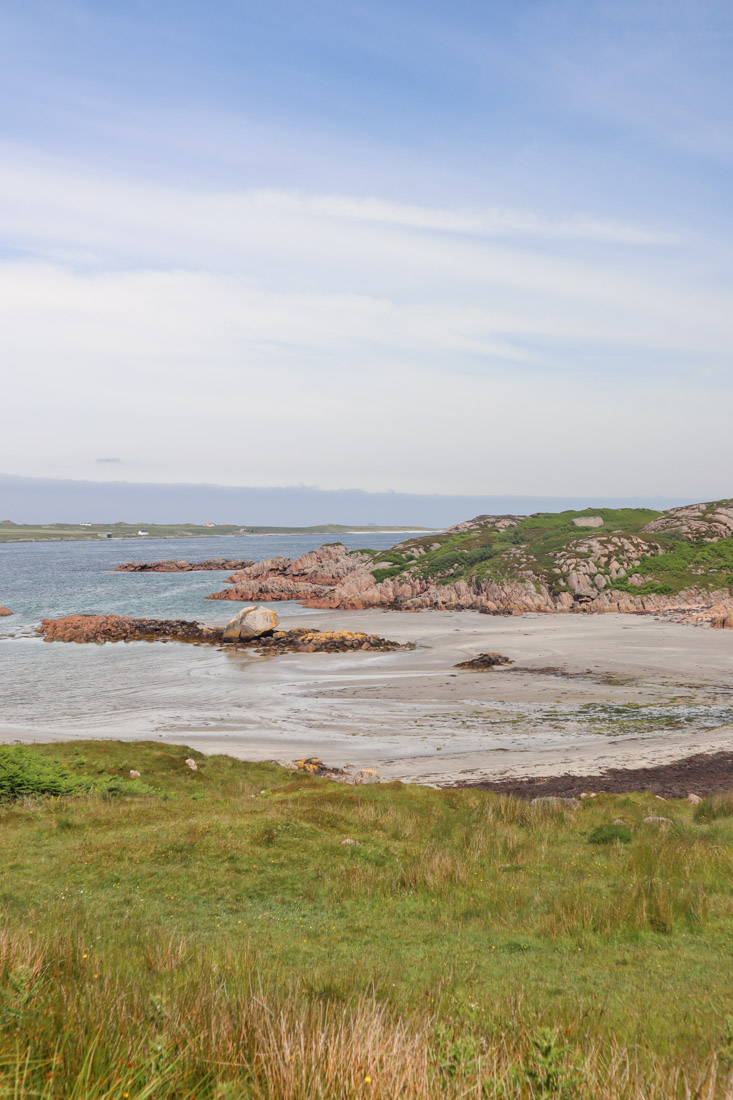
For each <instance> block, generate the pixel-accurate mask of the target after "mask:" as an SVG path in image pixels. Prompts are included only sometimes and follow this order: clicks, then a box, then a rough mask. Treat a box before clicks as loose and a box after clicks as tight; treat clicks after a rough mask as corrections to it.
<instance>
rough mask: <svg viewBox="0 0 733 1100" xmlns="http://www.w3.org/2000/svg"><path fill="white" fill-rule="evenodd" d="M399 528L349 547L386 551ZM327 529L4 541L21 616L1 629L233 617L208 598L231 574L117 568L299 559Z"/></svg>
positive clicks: (3, 563) (7, 586) (7, 588)
mask: <svg viewBox="0 0 733 1100" xmlns="http://www.w3.org/2000/svg"><path fill="white" fill-rule="evenodd" d="M402 537H404V536H401V535H399V534H395V533H391V534H378V533H374V534H357V535H344V536H343V537H342V539H341V540H340V541H341V542H343V543H344V545H345V546H347V547H348V548H349V549H350V550H354V549H358V548H359V547H367V548H370V549H375V550H377V549H386V548H387V547H389V546H394V545H395V543H396V542H398V541H399V540H400V538H402ZM323 541H324V536H323V535H248V536H242V537H232V538H190V539H144V540H143V539H139V540H138V539H134V540H122V539H120V540H109V541H107V540H105V541H100V542H35V543H16V544H8V543H0V604H4V605H5V606H6V607H9V608H10V609H11V610H12V611H13V612H14V615H13V617H12V618H10V619H0V633H10V634H18V633H27V632H28V631H29V630H31V629H33V628H34V627H35V626H37V624H38V623H39V622H40V620H41V619H44V618H51V619H55V618H58V617H59V616H60V615H71V614H73V613H74V612H82V613H88V614H100V615H102V614H105V615H109V614H115V615H136V616H142V617H145V616H149V617H151V618H158V619H173V618H175V619H197V620H198V621H199V622H205V623H221V622H226V621H227V620H228V619H229V618H231V616H232V615H233V614H234V612H235V610H236V609H237V605H236V604H231V603H221V602H219V601H215V600H206V599H205V597H206V596H207V595H208V594H209V593H211V592H218V591H220V590H221V589H222V588H224V587H225V585H224V578H225V577H226V576H228V571H227V572H200V573H113V572H112V570H113V569H114V567H115V566H116V565H121V564H122V563H123V562H126V561H160V560H162V559H164V558H174V559H182V560H185V561H203V560H204V559H206V558H223V557H226V558H246V559H251V560H253V561H263V560H264V559H265V558H271V557H290V558H296V557H298V556H299V555H300V554H305V553H306V552H307V551H308V550H314V549H316V548H317V547H318V546H321V545H322V544H323ZM271 606H273V607H275V608H276V609H277V611H278V614H280V615H288V614H291V615H292V614H294V613H295V612H297V611H299V610H301V609H300V608H299V606H298V605H297V604H293V603H278V604H272V605H271Z"/></svg>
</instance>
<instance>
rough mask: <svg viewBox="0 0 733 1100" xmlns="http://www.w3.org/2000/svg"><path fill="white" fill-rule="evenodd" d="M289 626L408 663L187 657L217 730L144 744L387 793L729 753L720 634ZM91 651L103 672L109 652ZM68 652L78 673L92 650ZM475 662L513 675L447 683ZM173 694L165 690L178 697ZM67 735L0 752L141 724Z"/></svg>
mask: <svg viewBox="0 0 733 1100" xmlns="http://www.w3.org/2000/svg"><path fill="white" fill-rule="evenodd" d="M291 622H292V623H293V625H295V624H302V625H313V626H317V627H318V628H319V629H350V630H363V631H367V632H369V633H378V634H381V635H383V636H385V637H388V638H392V639H395V640H397V641H404V642H408V641H409V642H413V643H415V644H416V646H417V648H416V649H414V650H411V651H400V652H396V653H385V654H369V653H345V654H318V653H310V654H297V655H286V656H281V657H276V658H270V659H268V658H257V657H254V658H253V657H252V656H251V655H249V654H245V653H237V652H233V651H229V652H227V651H225V650H224V651H222V650H215V651H210V652H206V651H205V650H204V649H198V648H197V649H196V650H195V654H191V657H190V658H189V662H193V669H194V671H193V673H192V674H191V675H193V676H195V677H196V676H197V677H198V678H199V680H200V678H201V677H205V678H206V680H207V682H208V684H209V687H211V683H212V678H214V679H215V680H216V681H217V682H218V684H219V685H220V691H221V696H220V703H221V706H220V708H219V711H218V715H217V716H216V717H207V718H206V720H205V721H200V722H197V721H196V720H195V715H194V716H192V715H186V716H180V715H179V716H178V717H177V716H176V715H175V714H173V713H171V715H170V716H169V717H168V718H167V719H164V720H163V721H160V722H158V724H157V725H156V726H155V732H154V733H153V734H152V736H154V737H156V738H159V739H162V740H165V741H169V742H179V743H185V744H187V745H190V746H191V747H193V748H196V749H200V750H201V751H204V752H208V753H216V752H225V753H229V754H231V755H233V756H236V757H239V758H241V759H250V760H257V759H259V760H262V759H276V760H283V761H284V760H292V759H294V758H298V757H302V756H311V755H315V756H319V757H321V758H322V759H323V760H325V761H326V762H327V763H328V764H329V765H332V766H338V767H345V768H354V769H358V768H361V767H372V768H375V769H377V770H378V771H379V774H380V776H381V777H382V778H384V779H393V778H394V779H397V778H399V779H402V780H406V781H412V782H420V783H434V784H445V783H452V782H456V781H466V780H468V781H472V780H478V779H482V778H483V779H502V778H508V777H518V776H552V775H560V774H565V773H568V772H572V773H575V774H581V775H582V774H588V775H590V774H597V773H598V772H600V771H602V770H603V769H605V768H609V767H613V768H619V767H646V766H653V765H659V764H663V763H668V762H670V761H673V760H678V759H680V758H682V757H685V756H691V755H693V754H696V753H700V752H715V751H721V750H729V749H731V748H733V633H731V632H728V631H720V630H710V629H706V628H701V627H696V626H688V625H681V624H678V623H672V622H669V621H666V620H662V619H657V618H652V617H645V616H629V615H599V616H580V615H525V616H517V617H508V618H501V617H495V616H485V615H479V614H476V613H474V612H423V613H419V614H405V613H400V612H391V611H353V612H343V611H338V612H328V613H323V612H316V613H313V612H310V613H309V612H307V611H303V613H302V615H299V616H297V618H296V619H294V620H289V624H290V623H291ZM44 644H45V643H44ZM59 644H61V643H54V648H55V646H56V645H59ZM131 644H132V645H136V644H137V645H145V643H131ZM94 648H95V649H97V647H94ZM102 648H103V651H106V652H105V653H104V656H105V660H109V659H111V657H112V652H113V651H115V650H116V651H117V652H119V646H109V645H108V646H105V647H102ZM151 648H153V647H149V648H148V649H147V651H146V652H148V653H149V652H150V649H151ZM155 648H156V649H157V647H155ZM163 648H164V649H166V650H168V651H169V652H170V650H171V646H166V647H163ZM176 648H177V649H180V647H176ZM188 648H189V649H190V648H191V647H188ZM74 649H75V650H80V651H81V652H78V653H77V652H75V653H74V659H75V663H77V664H78V665H79V666H80V667H81V666H82V665H83V662H84V654H85V653H87V654H89V655H90V656H91V653H90V650H91V649H92V647H86V646H84V647H74ZM487 650H494V651H498V652H499V653H501V654H503V655H505V656H506V657H508V658H510V659H511V661H512V662H513V664H512V665H510V666H507V667H505V668H496V669H493V670H490V671H487V672H471V671H463V670H459V669H456V668H455V667H454V666H455V665H456V664H457V663H458V662H460V661H464V660H466V659H469V658H471V657H473V656H475V655H476V654H478V653H480V652H483V651H487ZM153 672H154V670H153V671H152V672H151V675H152V674H153ZM186 684H187V681H184V680H182V681H181V684H180V686H178V687H177V686H176V685H175V684H171V690H172V691H174V690H177V691H178V692H179V694H181V696H183V694H184V693H185V692H186V690H187V687H186ZM139 690H140V691H144V684H142V683H141V684H140V689H139ZM64 727H65V728H62V727H61V726H59V727H58V728H55V729H54V730H53V731H52V732H49V731H48V730H45V729H44V730H43V731H41V730H39V729H38V728H27V729H22V730H20V729H18V728H15V729H13V730H12V731H10V730H7V729H6V730H5V731H4V732H2V733H0V737H2V739H3V740H6V741H9V740H39V741H41V740H44V741H47V740H53V739H67V738H70V737H93V736H114V737H123V738H125V739H131V740H134V739H140V738H147V739H150V738H151V729H150V726H149V725H145V723H141V722H139V721H137V722H135V721H127V722H121V721H120V722H117V723H115V722H114V721H111V722H109V723H106V724H105V725H104V728H102V727H100V728H97V724H95V722H94V721H91V722H90V721H85V722H81V723H80V724H79V725H78V727H77V728H74V729H70V728H69V725H68V722H67V723H65V724H64Z"/></svg>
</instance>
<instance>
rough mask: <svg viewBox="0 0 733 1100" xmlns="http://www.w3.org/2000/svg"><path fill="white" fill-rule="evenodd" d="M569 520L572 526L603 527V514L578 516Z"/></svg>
mask: <svg viewBox="0 0 733 1100" xmlns="http://www.w3.org/2000/svg"><path fill="white" fill-rule="evenodd" d="M570 522H571V523H572V525H573V527H603V516H578V517H577V518H576V519H573V520H571V521H570Z"/></svg>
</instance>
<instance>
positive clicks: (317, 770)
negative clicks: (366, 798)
mask: <svg viewBox="0 0 733 1100" xmlns="http://www.w3.org/2000/svg"><path fill="white" fill-rule="evenodd" d="M286 767H290V768H292V769H293V770H294V771H299V772H306V774H308V775H319V776H322V777H323V778H325V779H335V780H336V781H337V782H338V783H353V784H355V785H356V786H362V785H365V784H368V783H379V773H378V772H376V771H374V769H373V768H362V769H361V771H358V772H357V773H356V774H355V775H349V774H348V772H346V771H345V770H344V768H336V767H332V766H331V765H329V764H324V763H323V761H322V760H321V759H319V757H317V756H308V757H304V758H303V759H302V760H294V761H293V762H292V764H287V765H286ZM341 843H342V844H358V843H359V842H358V840H353V839H352V838H351V837H347V838H346V839H345V840H342V841H341Z"/></svg>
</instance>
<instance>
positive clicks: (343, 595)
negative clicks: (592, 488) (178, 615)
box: [207, 535, 728, 615]
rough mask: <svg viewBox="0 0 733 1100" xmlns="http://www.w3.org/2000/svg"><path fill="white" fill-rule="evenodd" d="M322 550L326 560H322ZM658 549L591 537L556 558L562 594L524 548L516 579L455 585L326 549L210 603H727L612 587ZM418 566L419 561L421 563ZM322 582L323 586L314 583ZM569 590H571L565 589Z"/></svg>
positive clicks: (234, 583)
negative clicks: (379, 569) (387, 574)
mask: <svg viewBox="0 0 733 1100" xmlns="http://www.w3.org/2000/svg"><path fill="white" fill-rule="evenodd" d="M322 552H323V557H322V558H321V557H319V555H321V554H322ZM661 552H662V549H661V546H659V544H657V543H654V542H652V541H651V540H645V539H641V538H637V537H636V536H631V535H602V536H589V537H587V538H585V539H580V540H578V541H577V542H575V543H574V544H573V545H572V547H571V548H568V549H565V550H562V551H558V552H557V554H555V555H554V561H555V570H554V571H555V574H556V575H557V580H558V585H559V587H560V591H557V590H555V591H554V592H553V591H552V590H551V589H550V587H549V585H548V583H547V582H546V581H545V580H544V579H542V577H540V576H539V575H538V574H537V573H536V572H534V571H533V563H532V561H531V559H530V558H529V556H528V555H527V553H526V551H525V549H524V548H523V547H521V546H513V547H511V548H510V549H509V550H507V551H505V553H504V554H503V562H504V566H505V568H506V569H507V571H510V572H511V576H509V577H506V578H504V579H497V578H489V577H483V578H478V577H470V578H468V579H466V580H457V581H455V582H453V583H444V582H443V583H441V580H440V579H439V578H425V577H423V576H421V574H420V572H419V569H410V570H408V571H406V572H403V573H401V574H400V575H398V576H397V577H393V578H387V579H385V580H382V581H377V580H376V579H375V577H374V575H373V573H372V558H371V557H370V556H369V555H367V554H353V553H349V552H348V551H347V550H346V549H345V548H344V547H323V548H322V551H313V552H312V554H310V555H306V557H308V558H309V566H308V568H307V569H304V567H303V565H302V564H301V563H302V561H303V559H297V561H296V562H290V561H289V559H287V558H275V559H270V561H265V562H258V563H257V565H256V566H250V567H249V568H247V569H246V570H242V571H240V572H237V573H234V574H232V576H230V577H229V578H228V580H229V581H230V582H231V587H230V588H227V589H225V590H224V591H222V592H216V593H213V594H212V595H211V596H209V597H207V598H208V599H219V600H240V601H242V602H249V601H251V600H253V599H260V600H268V601H276V600H299V601H301V602H302V603H303V604H304V605H305V606H306V607H317V608H326V609H342V610H363V609H366V608H374V607H383V608H390V609H393V610H398V611H421V610H426V609H431V610H444V611H464V610H466V611H467V610H473V611H481V612H484V613H487V614H494V615H521V614H524V613H526V612H535V613H538V612H539V613H553V612H566V611H575V612H586V613H591V612H627V613H637V614H639V613H641V614H643V613H649V612H658V611H668V610H671V609H672V610H674V609H686V608H690V609H694V608H699V607H700V606H702V605H708V604H709V603H710V602H711V600H712V601H713V602H715V601H718V602H719V601H721V600H723V599H724V598H726V597H727V596H728V593H727V592H725V591H721V592H717V593H713V594H711V593H709V592H707V591H705V590H704V589H694V588H691V589H686V590H684V591H682V592H679V593H676V594H675V595H673V596H666V595H659V594H648V595H638V596H637V595H635V594H634V593H633V592H632V591H624V590H619V589H616V588H613V587H611V583H612V581H613V580H614V579H616V578H618V579H619V580H622V579H623V578H624V577H626V576H627V575H628V572H629V570H634V569H636V568H637V566H638V565H639V563H640V561H641V559H642V557H644V556H648V555H653V554H656V553H661ZM418 564H419V559H418ZM313 577H318V580H319V583H315V582H314V581H313V580H312V579H305V578H313ZM635 578H636V580H635ZM644 581H645V577H644V576H642V575H641V574H635V573H633V572H632V573H631V575H630V577H629V582H630V583H631V584H632V585H634V584H636V583H637V582H638V584H643V583H644ZM562 586H566V588H565V589H563V587H562Z"/></svg>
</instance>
